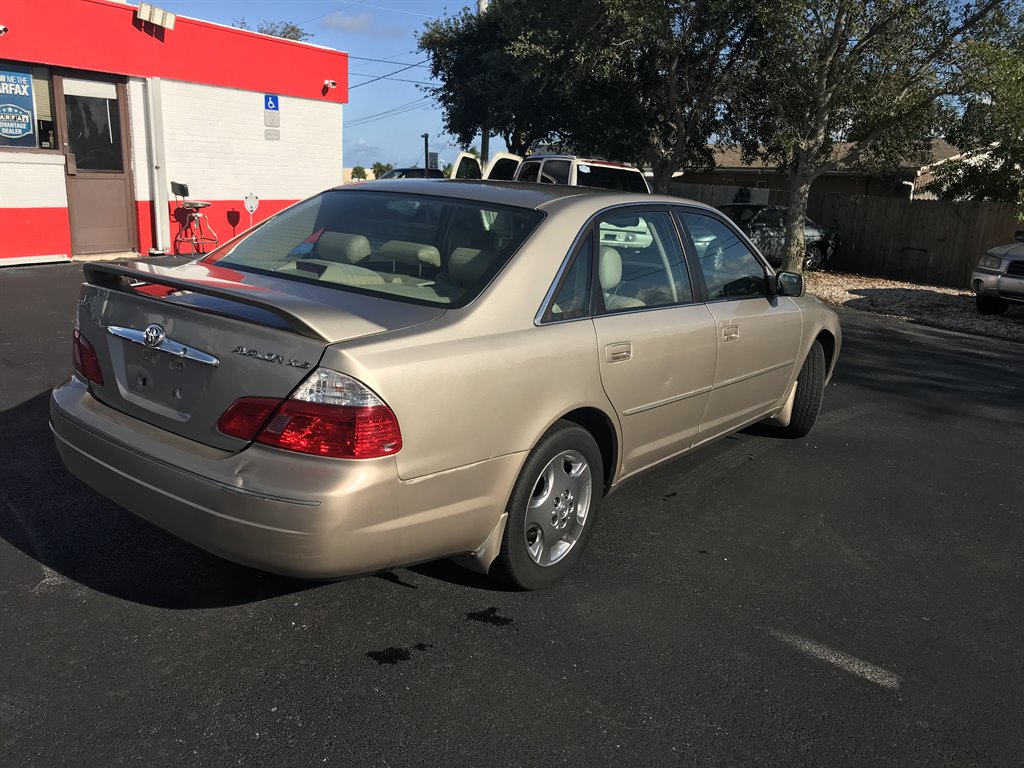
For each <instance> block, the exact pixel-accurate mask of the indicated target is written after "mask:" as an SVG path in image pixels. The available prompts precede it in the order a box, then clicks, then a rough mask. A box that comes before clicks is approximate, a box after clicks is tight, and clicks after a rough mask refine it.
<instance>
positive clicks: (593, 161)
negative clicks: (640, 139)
mask: <svg viewBox="0 0 1024 768" xmlns="http://www.w3.org/2000/svg"><path fill="white" fill-rule="evenodd" d="M527 160H570V161H575V162H577V163H583V164H584V165H603V166H607V167H608V168H622V169H624V170H627V171H637V172H639V173H643V171H641V170H640V169H639V168H637V167H636V166H635V165H630V164H629V163H620V162H617V161H615V160H601V159H600V158H596V157H579V156H578V155H549V154H535V155H526V156H525V157H524V158H523V162H524V163H525V162H526V161H527Z"/></svg>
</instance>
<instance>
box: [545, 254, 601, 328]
mask: <svg viewBox="0 0 1024 768" xmlns="http://www.w3.org/2000/svg"><path fill="white" fill-rule="evenodd" d="M593 253H594V236H593V234H589V235H587V237H586V240H584V241H583V245H582V246H581V247H580V249H579V251H577V252H576V257H575V258H574V259H573V262H572V266H571V267H569V271H568V272H566V273H565V277H564V278H563V279H562V283H561V285H559V286H558V291H557V292H556V293H555V299H554V301H553V302H552V303H551V306H550V308H549V309H548V311H547V312H546V313H545V315H544V322H557V321H559V320H576V319H577V318H580V317H587V316H588V315H589V314H590V287H591V285H592V282H593V281H592V278H591V276H590V270H591V264H592V263H593Z"/></svg>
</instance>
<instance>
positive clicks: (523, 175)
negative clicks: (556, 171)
mask: <svg viewBox="0 0 1024 768" xmlns="http://www.w3.org/2000/svg"><path fill="white" fill-rule="evenodd" d="M538 173H540V163H539V162H537V161H533V162H525V163H523V165H522V170H521V171H520V172H519V181H536V180H537V174H538Z"/></svg>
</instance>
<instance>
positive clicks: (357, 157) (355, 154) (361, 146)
mask: <svg viewBox="0 0 1024 768" xmlns="http://www.w3.org/2000/svg"><path fill="white" fill-rule="evenodd" d="M378 160H380V161H381V162H383V161H384V150H383V149H381V148H380V147H378V146H376V145H375V144H370V143H369V142H368V141H366V140H365V139H357V140H356V141H355V142H345V165H346V166H348V167H350V168H351V167H352V166H354V165H362V166H364V167H367V168H368V167H369V166H371V165H373V163H375V162H377V161H378Z"/></svg>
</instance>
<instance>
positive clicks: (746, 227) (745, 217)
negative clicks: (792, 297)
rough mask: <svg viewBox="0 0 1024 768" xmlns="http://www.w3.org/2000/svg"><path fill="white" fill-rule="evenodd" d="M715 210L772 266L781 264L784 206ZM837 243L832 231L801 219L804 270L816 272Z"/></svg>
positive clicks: (730, 206) (743, 205) (755, 205)
mask: <svg viewBox="0 0 1024 768" xmlns="http://www.w3.org/2000/svg"><path fill="white" fill-rule="evenodd" d="M718 210H720V211H721V212H722V213H724V214H725V215H726V216H728V217H729V218H730V219H732V220H733V221H734V222H736V223H737V224H738V225H739V226H740V229H742V230H743V232H744V233H745V234H746V236H747V237H748V238H750V241H751V242H752V243H753V244H754V245H756V246H757V248H758V250H759V251H761V253H762V254H763V255H764V257H765V258H767V259H768V261H769V263H770V264H771V265H772V266H774V267H778V266H780V265H781V264H782V259H783V258H784V257H785V250H784V249H785V244H786V226H785V216H786V209H785V208H784V207H782V206H780V205H763V204H759V203H728V204H726V205H720V206H718ZM838 241H839V238H838V236H837V235H836V233H835V232H829V231H828V230H826V229H824V228H823V227H819V226H818V225H817V224H815V223H814V222H813V221H811V220H810V219H809V218H806V217H805V218H804V243H805V245H806V248H807V258H806V259H805V261H804V269H806V270H814V269H819V268H821V267H822V266H824V265H825V264H827V263H828V261H829V260H830V259H831V258H832V256H833V254H834V253H835V250H836V247H837V246H838Z"/></svg>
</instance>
